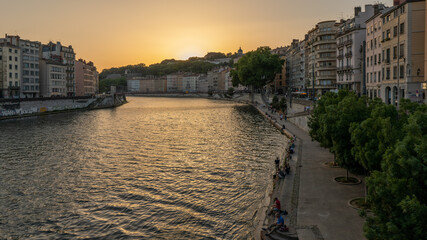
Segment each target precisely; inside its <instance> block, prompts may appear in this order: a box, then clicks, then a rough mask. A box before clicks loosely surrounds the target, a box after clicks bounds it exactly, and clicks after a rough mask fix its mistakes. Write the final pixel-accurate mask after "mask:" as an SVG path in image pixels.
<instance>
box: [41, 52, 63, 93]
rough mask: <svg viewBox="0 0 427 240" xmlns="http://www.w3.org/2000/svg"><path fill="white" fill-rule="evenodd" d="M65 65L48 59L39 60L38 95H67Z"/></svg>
mask: <svg viewBox="0 0 427 240" xmlns="http://www.w3.org/2000/svg"><path fill="white" fill-rule="evenodd" d="M66 69H67V66H66V65H65V64H63V63H61V62H58V61H53V60H50V59H43V60H41V61H40V96H41V97H66V96H67V79H66Z"/></svg>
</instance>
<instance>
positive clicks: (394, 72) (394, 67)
mask: <svg viewBox="0 0 427 240" xmlns="http://www.w3.org/2000/svg"><path fill="white" fill-rule="evenodd" d="M393 79H397V66H393Z"/></svg>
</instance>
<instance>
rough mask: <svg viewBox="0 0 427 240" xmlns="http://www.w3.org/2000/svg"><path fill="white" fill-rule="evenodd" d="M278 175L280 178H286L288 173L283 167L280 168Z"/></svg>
mask: <svg viewBox="0 0 427 240" xmlns="http://www.w3.org/2000/svg"><path fill="white" fill-rule="evenodd" d="M278 175H279V178H285V176H286V174H285V173H284V172H283V171H282V169H281V168H280V169H279V173H278Z"/></svg>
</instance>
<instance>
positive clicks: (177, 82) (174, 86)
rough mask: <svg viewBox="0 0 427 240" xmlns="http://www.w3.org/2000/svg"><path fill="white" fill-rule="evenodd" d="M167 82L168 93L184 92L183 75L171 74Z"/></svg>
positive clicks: (167, 77)
mask: <svg viewBox="0 0 427 240" xmlns="http://www.w3.org/2000/svg"><path fill="white" fill-rule="evenodd" d="M166 82H167V83H166V85H167V92H182V74H169V75H167V76H166Z"/></svg>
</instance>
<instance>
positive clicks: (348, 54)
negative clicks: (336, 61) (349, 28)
mask: <svg viewBox="0 0 427 240" xmlns="http://www.w3.org/2000/svg"><path fill="white" fill-rule="evenodd" d="M352 56H353V52H352V51H350V52H348V53H346V54H345V57H346V58H351V57H352Z"/></svg>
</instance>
